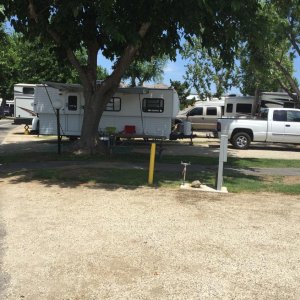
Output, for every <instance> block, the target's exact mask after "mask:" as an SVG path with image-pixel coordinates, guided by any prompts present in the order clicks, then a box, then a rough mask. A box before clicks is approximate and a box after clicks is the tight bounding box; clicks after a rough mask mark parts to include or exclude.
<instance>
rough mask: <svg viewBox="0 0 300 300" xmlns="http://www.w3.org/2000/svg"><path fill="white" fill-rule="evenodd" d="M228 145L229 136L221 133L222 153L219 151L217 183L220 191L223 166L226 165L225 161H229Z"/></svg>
mask: <svg viewBox="0 0 300 300" xmlns="http://www.w3.org/2000/svg"><path fill="white" fill-rule="evenodd" d="M227 146H228V136H227V135H221V139H220V153H219V168H218V175H217V183H216V188H217V190H218V191H221V190H222V185H223V167H224V162H227Z"/></svg>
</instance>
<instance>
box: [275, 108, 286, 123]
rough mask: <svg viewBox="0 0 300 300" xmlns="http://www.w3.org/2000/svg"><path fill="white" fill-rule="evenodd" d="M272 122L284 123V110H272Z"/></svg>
mask: <svg viewBox="0 0 300 300" xmlns="http://www.w3.org/2000/svg"><path fill="white" fill-rule="evenodd" d="M273 121H279V122H286V110H274V113H273Z"/></svg>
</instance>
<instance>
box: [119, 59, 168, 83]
mask: <svg viewBox="0 0 300 300" xmlns="http://www.w3.org/2000/svg"><path fill="white" fill-rule="evenodd" d="M167 60H168V57H167V56H163V57H152V58H151V59H150V60H149V61H141V60H136V61H134V62H133V63H132V64H131V65H130V66H129V67H128V69H127V70H126V71H125V73H124V76H123V79H125V80H126V79H129V80H130V85H131V86H132V87H134V86H137V85H138V86H142V85H143V84H144V82H147V81H156V82H157V81H161V80H162V79H163V73H164V67H165V65H166V63H167Z"/></svg>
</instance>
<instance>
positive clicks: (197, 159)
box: [0, 151, 300, 168]
mask: <svg viewBox="0 0 300 300" xmlns="http://www.w3.org/2000/svg"><path fill="white" fill-rule="evenodd" d="M45 161H123V162H132V163H135V162H146V163H147V162H149V154H144V153H126V151H125V152H124V153H116V154H113V155H112V156H106V155H99V154H98V155H93V156H90V155H76V154H73V153H63V154H61V155H58V154H56V153H49V152H44V153H43V152H36V153H35V152H30V153H26V154H24V155H20V154H7V155H2V156H0V163H2V164H3V163H14V162H15V163H18V162H19V163H20V162H45ZM156 161H157V162H160V163H169V164H179V163H180V162H181V161H185V162H190V163H191V164H199V165H206V166H211V165H218V161H219V158H218V157H208V156H189V155H162V157H161V158H159V157H158V156H157V157H156ZM225 166H232V167H237V168H300V160H295V159H290V160H285V159H284V160H280V159H260V158H233V157H229V158H228V162H227V163H225Z"/></svg>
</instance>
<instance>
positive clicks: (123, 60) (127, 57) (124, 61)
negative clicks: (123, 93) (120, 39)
mask: <svg viewBox="0 0 300 300" xmlns="http://www.w3.org/2000/svg"><path fill="white" fill-rule="evenodd" d="M150 25H151V23H150V22H147V23H143V24H142V25H141V27H140V29H139V31H138V35H139V36H140V38H141V39H143V38H144V37H145V35H146V33H147V31H148V29H149V28H150ZM139 48H140V43H138V44H136V45H132V44H131V45H128V46H127V47H126V48H125V50H124V52H123V54H122V55H121V57H120V59H119V61H118V62H117V64H116V67H115V69H114V71H113V72H112V74H111V75H110V76H109V77H108V78H107V79H106V80H105V81H104V83H103V84H104V85H107V86H108V88H109V87H111V86H112V85H119V83H120V81H121V78H122V76H123V74H124V72H125V71H126V69H127V68H128V67H129V66H130V64H131V63H132V61H133V60H134V57H135V55H136V53H137V51H138V49H139Z"/></svg>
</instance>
